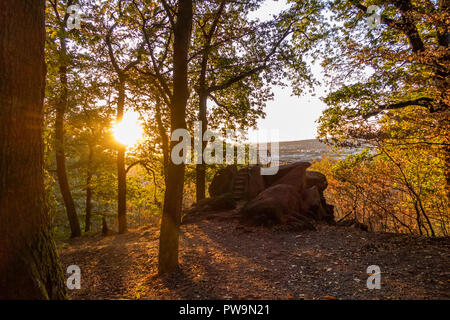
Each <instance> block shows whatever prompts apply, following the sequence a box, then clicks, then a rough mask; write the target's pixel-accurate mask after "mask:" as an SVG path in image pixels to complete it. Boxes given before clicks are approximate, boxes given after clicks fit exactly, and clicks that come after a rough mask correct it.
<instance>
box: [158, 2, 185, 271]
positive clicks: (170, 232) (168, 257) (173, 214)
mask: <svg viewBox="0 0 450 320" xmlns="http://www.w3.org/2000/svg"><path fill="white" fill-rule="evenodd" d="M178 6H179V9H178V15H177V20H176V23H175V27H174V44H173V52H174V57H173V63H174V68H173V96H172V101H171V102H172V103H171V106H170V113H171V131H172V132H173V131H174V130H176V129H182V128H186V120H185V116H186V103H187V99H188V96H189V91H188V86H187V85H188V79H187V66H188V50H189V43H190V37H191V32H192V0H179V1H178ZM176 144H177V142H175V141H172V143H171V150H172V148H173V147H174V146H175V145H176ZM183 184H184V163H182V164H179V165H176V164H174V163H173V162H172V161H170V163H169V168H168V177H167V186H166V192H165V194H164V208H163V215H162V221H161V234H160V240H159V241H160V242H159V257H158V258H159V265H158V268H159V273H160V274H163V273H167V272H170V271H172V270H174V269H176V268H177V267H178V240H179V233H180V222H181V205H182V200H183Z"/></svg>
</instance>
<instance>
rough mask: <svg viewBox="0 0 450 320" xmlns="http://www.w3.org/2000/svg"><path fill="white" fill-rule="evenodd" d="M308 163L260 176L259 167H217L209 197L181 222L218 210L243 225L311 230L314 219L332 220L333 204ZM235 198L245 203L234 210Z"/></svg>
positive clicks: (323, 182)
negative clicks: (326, 197)
mask: <svg viewBox="0 0 450 320" xmlns="http://www.w3.org/2000/svg"><path fill="white" fill-rule="evenodd" d="M310 165H311V164H310V163H309V162H295V163H292V164H288V165H284V166H280V167H279V170H278V172H277V173H276V174H275V175H266V176H262V175H261V167H260V166H252V167H245V168H243V169H241V170H239V171H237V169H236V166H228V167H226V168H224V169H222V170H220V171H219V172H218V173H217V174H216V175H215V176H214V178H213V180H212V182H211V185H210V188H209V192H210V195H211V198H208V199H205V200H202V201H200V202H199V203H198V204H197V205H195V206H194V207H193V208H192V209H191V210H190V211H189V212H188V213H187V214H186V215H185V216H184V218H183V222H190V221H195V220H197V218H205V217H206V216H208V214H209V213H214V215H215V216H217V212H218V211H221V212H223V214H225V215H226V214H227V213H226V212H227V211H228V213H230V212H229V211H230V210H232V213H231V214H230V216H232V217H234V218H235V217H239V220H240V221H241V223H243V224H247V225H262V226H267V227H272V226H287V227H289V228H290V229H296V230H305V229H306V230H314V225H313V222H314V221H323V222H327V223H334V217H333V206H331V205H328V204H327V203H326V200H325V197H324V195H323V192H324V190H325V189H326V187H327V185H328V183H327V179H326V177H325V176H324V175H323V174H321V173H320V172H316V171H308V170H307V168H308V167H309V166H310ZM236 201H238V202H240V203H241V204H242V202H244V203H243V204H242V205H241V206H240V208H239V209H235V207H236Z"/></svg>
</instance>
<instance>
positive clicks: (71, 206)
mask: <svg viewBox="0 0 450 320" xmlns="http://www.w3.org/2000/svg"><path fill="white" fill-rule="evenodd" d="M60 45H61V48H60V54H61V59H60V62H59V63H60V66H59V81H60V82H61V90H62V91H61V96H60V98H59V102H58V105H57V106H56V118H55V151H56V175H57V176H58V183H59V189H60V191H61V195H62V197H63V200H64V205H65V207H66V212H67V218H68V219H69V225H70V231H71V237H72V238H74V237H79V236H81V229H80V223H79V221H78V217H77V212H76V209H75V202H74V201H73V198H72V194H71V193H70V187H69V181H68V178H67V169H66V156H65V152H64V115H65V113H66V110H67V102H68V88H67V65H66V57H67V48H66V40H65V38H64V37H63V36H61V37H60Z"/></svg>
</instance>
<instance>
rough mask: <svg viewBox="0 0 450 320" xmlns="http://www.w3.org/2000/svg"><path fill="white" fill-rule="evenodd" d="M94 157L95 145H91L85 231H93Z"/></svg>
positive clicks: (87, 178) (87, 179)
mask: <svg viewBox="0 0 450 320" xmlns="http://www.w3.org/2000/svg"><path fill="white" fill-rule="evenodd" d="M93 157H94V147H93V146H92V145H89V155H88V164H87V177H86V219H85V223H84V232H88V231H91V217H92V187H91V181H92V159H93Z"/></svg>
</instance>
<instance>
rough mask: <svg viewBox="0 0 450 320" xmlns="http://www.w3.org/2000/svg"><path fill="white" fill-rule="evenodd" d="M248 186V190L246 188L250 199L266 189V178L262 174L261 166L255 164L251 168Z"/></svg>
mask: <svg viewBox="0 0 450 320" xmlns="http://www.w3.org/2000/svg"><path fill="white" fill-rule="evenodd" d="M246 187H247V188H246V189H247V190H245V193H246V195H247V198H248V199H253V198H255V197H256V196H257V195H258V194H260V193H261V191H263V190H264V189H265V186H264V179H263V177H262V176H261V167H260V166H254V167H251V168H250V170H249V179H248V185H247V186H246Z"/></svg>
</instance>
